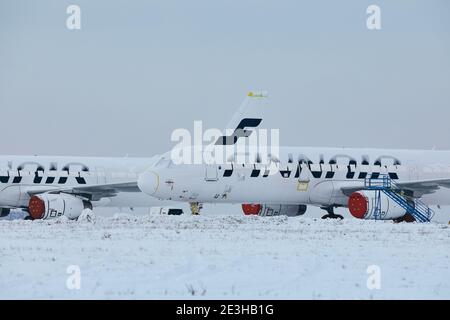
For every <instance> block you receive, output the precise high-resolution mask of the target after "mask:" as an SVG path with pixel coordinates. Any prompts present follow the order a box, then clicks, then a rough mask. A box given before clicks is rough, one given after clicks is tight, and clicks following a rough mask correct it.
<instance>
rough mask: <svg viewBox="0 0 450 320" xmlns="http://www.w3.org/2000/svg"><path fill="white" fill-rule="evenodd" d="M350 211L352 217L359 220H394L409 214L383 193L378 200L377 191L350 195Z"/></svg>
mask: <svg viewBox="0 0 450 320" xmlns="http://www.w3.org/2000/svg"><path fill="white" fill-rule="evenodd" d="M377 201H379V202H380V204H379V208H380V212H379V216H377V215H376V212H375V208H376V204H377ZM348 209H349V211H350V213H351V215H352V216H354V217H355V218H358V219H380V220H393V219H397V218H400V217H403V216H404V215H405V214H406V213H407V212H406V210H405V209H404V208H402V207H401V206H399V205H398V204H397V203H395V202H394V201H393V200H392V199H390V198H389V197H388V196H387V195H385V194H384V193H383V192H380V193H379V198H378V199H377V195H376V191H365V190H363V191H356V192H353V193H352V194H351V195H350V197H349V199H348Z"/></svg>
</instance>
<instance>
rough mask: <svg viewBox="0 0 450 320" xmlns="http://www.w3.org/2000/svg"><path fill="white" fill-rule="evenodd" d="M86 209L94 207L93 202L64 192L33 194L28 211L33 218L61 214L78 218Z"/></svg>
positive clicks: (54, 216) (50, 217) (55, 216)
mask: <svg viewBox="0 0 450 320" xmlns="http://www.w3.org/2000/svg"><path fill="white" fill-rule="evenodd" d="M84 209H92V204H91V202H89V201H85V200H82V199H80V198H77V197H74V196H71V195H68V194H64V193H60V194H40V195H36V196H32V197H31V199H30V201H29V203H28V212H29V214H30V216H31V218H32V219H33V220H34V219H53V218H57V217H61V216H66V217H68V218H69V219H76V218H78V217H79V216H80V214H81V212H82V211H83V210H84Z"/></svg>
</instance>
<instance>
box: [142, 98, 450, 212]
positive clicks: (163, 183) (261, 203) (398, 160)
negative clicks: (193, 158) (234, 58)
mask: <svg viewBox="0 0 450 320" xmlns="http://www.w3.org/2000/svg"><path fill="white" fill-rule="evenodd" d="M267 101H268V100H267V96H266V95H264V94H255V93H250V94H249V95H248V96H247V98H246V100H245V101H244V103H243V105H242V106H241V108H240V111H239V112H238V114H237V116H236V117H235V118H234V120H233V121H232V123H231V125H230V126H229V128H236V130H234V134H232V135H231V136H228V137H226V136H225V137H220V138H219V139H218V140H217V142H216V146H215V147H218V148H220V147H222V148H224V147H225V146H229V145H233V144H235V143H236V142H237V140H240V139H248V138H249V137H250V136H251V135H252V134H253V132H255V131H256V129H255V128H256V127H259V125H260V123H261V122H262V121H263V118H264V117H263V112H264V109H265V106H264V107H263V105H267ZM242 123H245V125H242ZM251 127H253V129H252V130H245V128H247V129H249V128H251ZM246 156H248V154H246ZM251 156H252V159H250V161H244V162H239V161H238V160H237V159H238V158H239V154H234V155H233V157H231V158H230V159H229V161H227V162H225V163H223V164H175V163H174V162H173V161H172V159H171V156H170V154H169V153H167V154H165V155H163V156H161V157H160V160H159V161H158V162H157V164H158V165H157V166H155V167H151V168H149V169H148V170H147V171H146V172H144V173H143V174H141V175H140V177H139V180H138V186H139V188H140V189H141V190H142V191H143V192H145V193H147V194H149V195H152V196H153V197H156V198H158V199H164V200H176V201H185V202H190V203H208V202H211V203H219V202H221V203H240V204H243V205H242V209H243V211H244V213H245V214H259V215H275V214H287V215H301V214H304V213H305V211H306V208H307V206H308V205H312V206H318V207H320V208H323V209H324V210H326V211H327V213H328V214H326V215H325V216H324V217H323V218H342V216H340V215H336V214H335V213H334V208H336V207H347V208H348V209H349V211H350V213H351V214H352V215H353V216H354V217H356V218H361V219H393V220H398V221H403V220H406V221H414V220H418V221H429V220H430V219H431V217H432V215H433V212H432V210H431V209H430V208H429V207H428V206H429V205H448V204H450V189H449V188H450V151H436V150H389V149H365V148H364V149H353V148H317V147H281V148H280V152H279V155H278V156H274V155H271V154H268V155H267V157H268V159H266V160H268V161H263V160H264V159H262V158H263V157H264V156H263V155H261V154H258V153H256V154H254V155H251ZM274 168H275V174H273V172H274Z"/></svg>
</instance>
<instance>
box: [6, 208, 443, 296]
mask: <svg viewBox="0 0 450 320" xmlns="http://www.w3.org/2000/svg"><path fill="white" fill-rule="evenodd" d="M81 220H82V221H68V220H66V219H65V218H61V219H59V220H53V221H20V220H15V221H0V298H1V299H10V298H26V299H29V298H30V299H34V298H39V299H41V298H52V299H59V298H63V299H80V298H83V299H85V298H87V299H91V298H101V299H103V298H106V299H109V298H114V299H128V298H131V299H147V298H150V299H154V298H155V299H174V298H175V299H178V298H199V299H213V298H219V299H222V298H224V299H229V298H230V299H248V298H250V299H272V298H275V299H281V298H286V299H303V298H306V299H326V298H331V299H335V298H338V299H342V298H348V299H400V298H406V299H413V298H425V299H428V298H438V299H449V298H450V276H449V275H450V270H449V267H450V227H449V226H448V225H446V224H436V223H430V224H415V223H413V224H393V223H391V222H375V221H360V220H355V219H345V220H343V221H329V220H326V221H324V220H320V219H312V218H307V217H298V218H287V217H272V218H268V217H266V218H261V217H244V216H230V215H216V216H211V215H203V216H196V217H194V216H190V215H184V216H176V217H174V216H164V215H157V214H153V215H150V214H147V215H144V216H135V215H131V214H118V215H115V216H113V217H103V216H94V217H93V220H91V221H88V219H86V218H84V219H81ZM73 265H75V266H77V267H79V270H80V280H81V282H80V284H81V287H80V289H79V290H77V289H69V288H68V287H67V285H66V282H67V280H68V278H69V277H70V279H71V280H73V279H74V278H73V276H74V273H70V274H69V273H67V271H68V267H69V266H73ZM369 266H372V267H369ZM373 266H375V267H373ZM77 267H75V269H73V267H72V269H70V268H69V271H70V272H74V271H73V270H76V268H77ZM368 267H369V273H370V274H369V273H368V272H367V271H368ZM377 271H379V278H377ZM372 272H375V273H372ZM75 274H76V272H75ZM374 277H375V278H374ZM368 278H370V280H373V281H374V282H371V281H369V282H371V283H375V284H376V283H377V281H378V280H379V284H380V289H369V288H368V287H367V280H368ZM374 279H375V280H374ZM377 279H378V280H377ZM75 283H76V282H75Z"/></svg>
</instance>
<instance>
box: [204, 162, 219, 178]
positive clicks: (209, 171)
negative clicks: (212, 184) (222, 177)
mask: <svg viewBox="0 0 450 320" xmlns="http://www.w3.org/2000/svg"><path fill="white" fill-rule="evenodd" d="M217 180H219V176H218V173H217V166H216V165H215V164H206V165H205V181H217Z"/></svg>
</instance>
